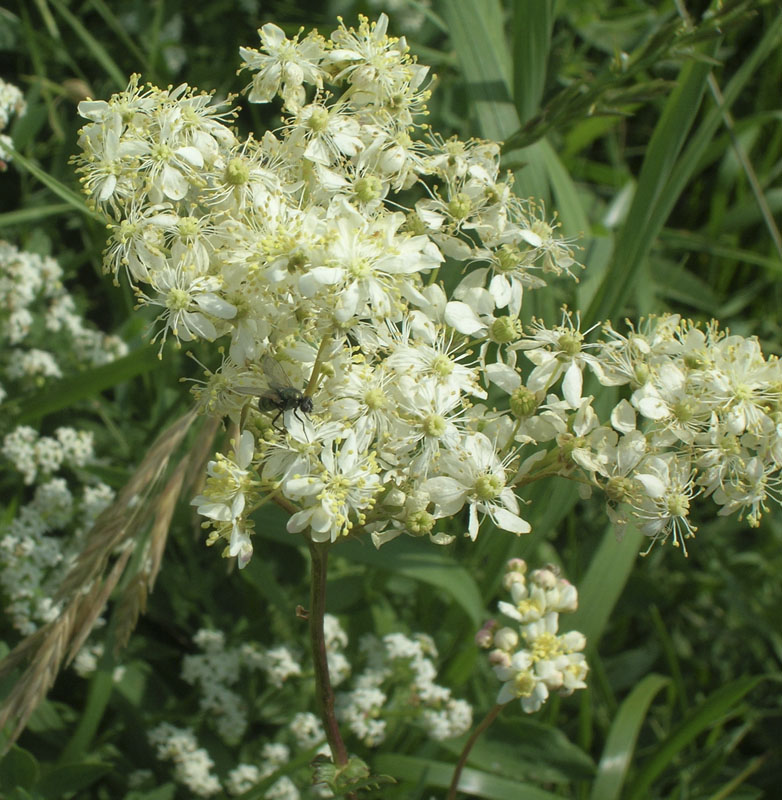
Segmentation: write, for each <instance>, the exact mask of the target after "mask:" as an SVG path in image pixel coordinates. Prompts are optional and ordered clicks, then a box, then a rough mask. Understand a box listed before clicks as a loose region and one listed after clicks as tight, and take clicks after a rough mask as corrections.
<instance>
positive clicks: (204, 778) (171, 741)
mask: <svg viewBox="0 0 782 800" xmlns="http://www.w3.org/2000/svg"><path fill="white" fill-rule="evenodd" d="M147 739H148V740H149V743H150V744H151V745H152V746H153V747H154V748H155V749H156V751H157V757H158V758H159V759H160V760H161V761H173V762H174V765H175V766H174V778H175V780H176V781H177V782H178V783H181V784H183V785H184V786H186V787H187V788H188V789H189V790H190V791H191V792H192V793H193V794H194V795H195V796H196V797H212V795H215V794H218V793H219V792H221V791H222V787H221V786H220V781H219V780H218V779H217V778H216V777H215V775H213V774H212V768H213V767H214V761H212V759H211V758H210V757H209V754H208V753H207V752H206V750H204V749H203V748H202V747H199V746H198V741H197V740H196V737H195V734H194V733H193V731H192V730H191V729H190V728H177V727H176V726H175V725H171V724H170V723H168V722H161V723H160V724H159V725H157V726H156V727H155V728H153V729H152V730H151V731H149V733H148V734H147Z"/></svg>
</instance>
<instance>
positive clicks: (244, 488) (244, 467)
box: [190, 431, 257, 569]
mask: <svg viewBox="0 0 782 800" xmlns="http://www.w3.org/2000/svg"><path fill="white" fill-rule="evenodd" d="M254 450H255V441H254V439H253V435H252V433H250V431H244V432H243V433H242V435H241V436H240V438H239V441H238V442H237V443H235V444H234V458H233V459H230V458H228V457H226V456H224V455H222V454H218V455H217V458H216V459H215V460H214V461H210V462H209V464H208V466H207V476H208V477H207V482H206V487H205V488H204V493H203V494H200V495H198V497H195V498H193V499H192V500H191V501H190V503H191V505H194V506H197V508H196V510H197V511H198V513H199V514H201V515H202V516H204V517H208V518H209V519H212V520H214V521H215V522H216V523H218V525H216V528H217V530H218V531H221V532H222V535H227V538H228V539H229V545H228V555H230V556H238V559H239V567H240V569H241V568H243V567H245V566H246V565H247V563H248V562H249V561H250V558H251V557H252V554H253V547H252V542H251V541H250V537H249V535H248V533H247V532H246V530H245V525H244V517H243V515H244V509H245V505H246V502H247V495H248V494H254V487H255V486H256V484H257V479H256V477H255V475H254V473H253V472H252V471H251V470H249V469H248V467H249V466H250V464H251V463H252V459H253V455H254ZM218 535H220V534H218Z"/></svg>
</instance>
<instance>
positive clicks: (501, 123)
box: [443, 0, 519, 141]
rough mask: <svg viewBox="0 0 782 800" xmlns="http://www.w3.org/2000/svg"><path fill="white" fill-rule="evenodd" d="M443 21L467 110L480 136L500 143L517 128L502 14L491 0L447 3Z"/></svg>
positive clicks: (467, 0)
mask: <svg viewBox="0 0 782 800" xmlns="http://www.w3.org/2000/svg"><path fill="white" fill-rule="evenodd" d="M443 17H444V19H445V21H446V23H447V25H448V30H449V32H450V34H451V41H452V42H453V45H454V49H455V50H456V54H457V57H458V59H459V63H460V65H461V68H462V72H463V73H464V77H465V79H466V80H467V86H468V90H469V92H470V97H471V100H472V102H471V107H472V108H473V109H474V114H475V118H476V119H477V120H478V124H479V126H480V130H481V134H482V135H483V136H485V137H486V138H488V139H494V140H496V141H502V140H503V139H506V138H507V137H508V136H510V134H512V133H513V132H514V131H515V130H517V129H518V127H519V116H518V114H517V113H516V106H515V104H514V103H513V92H512V89H511V85H510V81H511V77H510V67H509V65H510V61H511V60H510V56H509V54H508V45H507V42H506V40H505V35H504V31H503V29H502V26H501V25H499V26H497V25H492V21H494V22H496V21H498V20H502V18H503V13H502V9H501V7H500V6H499V4H498V3H496V2H494V1H493V0H451V2H449V3H446V4H444V8H443Z"/></svg>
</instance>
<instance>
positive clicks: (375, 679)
mask: <svg viewBox="0 0 782 800" xmlns="http://www.w3.org/2000/svg"><path fill="white" fill-rule="evenodd" d="M360 647H361V651H362V652H363V653H364V656H365V657H366V659H367V666H366V668H365V669H364V670H363V671H362V672H361V673H360V674H359V675H357V676H356V677H355V678H354V680H353V688H352V689H350V690H349V691H347V692H338V693H337V695H336V711H337V718H338V719H339V720H340V721H341V722H344V723H345V724H346V725H347V726H348V728H349V729H350V730H351V731H352V732H353V734H355V735H356V736H357V737H358V738H359V739H360V740H361V741H362V742H363V743H364V744H365V745H366V746H367V747H377V746H378V745H380V744H382V743H383V741H384V740H385V737H386V729H387V726H388V720H398V719H400V718H404V719H405V720H408V721H412V722H413V723H417V724H418V725H420V726H421V727H423V729H424V730H425V731H426V733H427V734H428V735H429V736H431V737H432V738H433V739H435V740H437V741H442V740H443V739H452V738H454V737H457V736H461V735H462V734H463V733H465V732H466V731H467V730H469V728H470V725H471V724H472V708H471V706H470V705H469V703H467V702H465V701H464V700H458V699H456V698H454V697H452V696H451V690H450V689H447V688H445V687H443V686H438V685H437V684H436V683H435V682H434V679H435V678H436V677H437V670H436V668H435V666H434V662H433V660H432V659H435V658H437V648H436V647H435V644H434V642H433V641H432V639H431V638H430V637H429V636H426V635H425V634H417V635H416V636H415V637H413V638H410V637H408V636H405V635H404V634H401V633H391V634H388V635H386V636H384V637H383V639H382V640H380V639H378V638H377V637H375V636H372V635H368V636H366V637H364V639H363V640H362V641H361V644H360Z"/></svg>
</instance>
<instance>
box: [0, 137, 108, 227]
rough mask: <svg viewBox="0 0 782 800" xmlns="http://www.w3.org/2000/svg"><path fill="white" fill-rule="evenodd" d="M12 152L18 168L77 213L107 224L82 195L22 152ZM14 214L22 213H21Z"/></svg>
mask: <svg viewBox="0 0 782 800" xmlns="http://www.w3.org/2000/svg"><path fill="white" fill-rule="evenodd" d="M11 152H12V154H13V158H14V164H16V166H17V167H22V168H23V169H25V170H26V171H27V172H29V173H30V174H31V175H32V176H33V177H35V178H37V179H38V180H39V181H40V182H41V183H42V184H43V185H44V186H46V188H47V189H49V190H50V191H52V192H53V193H54V194H56V195H57V197H59V198H61V199H62V200H64V201H65V202H66V203H67V204H68V205H69V206H70V207H71V208H74V209H76V211H78V212H79V213H81V214H84V215H85V216H87V217H92V218H93V219H95V220H98V222H100V223H101V224H105V223H106V220H105V218H104V217H103V215H102V214H99V213H98V212H97V211H93V210H92V209H91V208H89V207H88V206H87V204H86V203H85V202H84V200H83V199H82V197H81V195H80V194H77V193H76V192H74V191H73V189H71V188H70V187H68V186H66V185H65V184H64V183H61V182H60V181H58V180H57V178H55V177H53V176H51V175H49V173H48V172H46V170H44V169H41V167H39V166H38V165H37V164H36V163H35V162H34V161H31V160H30V159H29V158H26V157H25V156H23V155H22V154H21V153H20V152H18V151H16V150H12V151H11ZM14 213H22V212H21V211H20V212H14Z"/></svg>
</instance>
